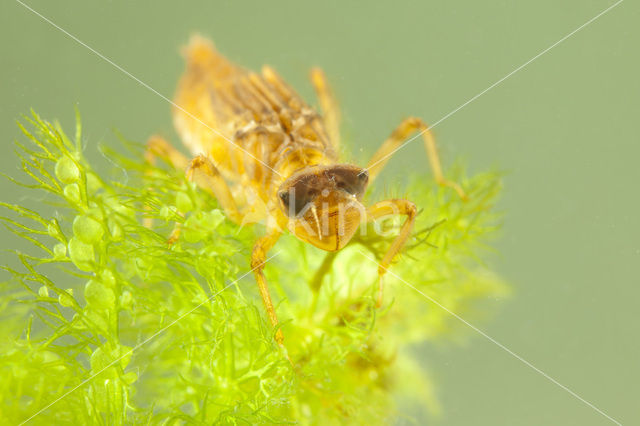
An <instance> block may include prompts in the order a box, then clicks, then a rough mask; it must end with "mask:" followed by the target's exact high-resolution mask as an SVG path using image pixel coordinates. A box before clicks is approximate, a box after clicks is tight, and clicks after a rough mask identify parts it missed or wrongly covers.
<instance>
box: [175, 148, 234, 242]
mask: <svg viewBox="0 0 640 426" xmlns="http://www.w3.org/2000/svg"><path fill="white" fill-rule="evenodd" d="M187 179H188V180H189V181H190V182H196V184H197V185H198V186H199V187H200V188H202V189H204V190H205V191H207V192H209V193H210V194H211V195H212V196H214V197H215V198H216V199H217V200H218V202H219V203H220V206H221V207H222V209H223V210H224V212H225V215H226V216H227V217H228V218H229V219H231V220H232V221H233V222H235V223H238V224H240V223H241V222H242V215H241V214H240V212H239V211H238V207H237V205H236V202H235V200H234V199H233V196H232V195H231V190H230V189H229V186H228V185H227V182H226V181H225V180H224V178H223V177H222V175H221V174H220V172H219V171H218V169H217V168H216V166H215V165H214V164H213V163H212V162H211V160H209V159H208V158H207V157H206V156H204V155H202V154H200V155H198V156H197V157H195V158H194V159H193V160H191V163H190V164H189V167H188V168H187ZM181 230H182V228H181V225H180V223H176V225H175V227H174V228H173V231H172V232H171V236H170V237H169V244H173V243H175V242H176V241H177V240H178V238H180V232H181Z"/></svg>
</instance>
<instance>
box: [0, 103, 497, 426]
mask: <svg viewBox="0 0 640 426" xmlns="http://www.w3.org/2000/svg"><path fill="white" fill-rule="evenodd" d="M23 121H24V122H25V124H26V127H25V126H23V125H20V127H21V128H22V131H23V133H24V135H25V138H24V139H25V140H24V142H17V150H16V153H17V155H18V159H19V161H20V162H21V164H22V170H23V172H24V174H25V175H26V178H27V179H28V180H27V181H26V182H23V181H18V180H17V179H19V178H17V177H9V179H11V180H12V181H13V182H14V183H16V184H18V185H22V186H23V187H26V188H28V189H29V192H28V193H30V194H36V197H37V199H38V200H39V201H38V203H37V207H36V208H27V207H26V206H25V205H23V204H24V203H22V204H15V203H7V202H2V206H3V207H4V214H3V217H2V219H3V221H4V223H5V225H6V227H7V229H9V230H11V231H12V232H13V233H15V234H17V235H18V236H20V237H21V238H22V239H24V240H26V241H27V242H28V245H27V247H28V249H25V250H23V251H18V250H15V251H14V253H15V255H16V257H15V259H16V261H11V262H6V263H5V265H4V269H5V270H6V271H8V272H9V273H10V274H9V276H10V278H9V279H8V280H7V281H6V282H4V283H3V284H2V289H1V294H0V321H1V322H2V323H1V324H2V327H0V377H2V380H0V399H1V401H2V403H1V405H0V423H3V424H5V423H20V422H24V421H27V420H28V421H29V423H34V424H53V423H55V424H66V423H74V424H138V423H144V424H149V423H152V424H157V423H162V424H175V423H178V424H201V423H203V424H204V423H206V424H211V423H220V424H256V423H277V424H286V423H301V424H326V423H328V424H333V423H336V424H337V423H339V424H343V423H353V424H362V423H365V422H366V423H369V424H378V423H384V422H386V421H388V420H390V419H394V418H397V417H398V416H399V415H400V414H399V410H398V407H399V404H402V405H403V406H404V407H407V406H411V407H413V409H414V411H416V410H419V409H422V408H424V407H427V408H428V409H429V410H430V411H431V412H433V413H437V412H438V403H437V398H436V396H435V392H434V385H433V383H432V381H431V380H430V379H429V377H428V376H427V374H428V373H427V371H425V368H424V366H423V364H424V363H423V361H422V360H421V359H420V358H419V355H418V352H417V350H416V348H417V347H418V345H419V344H424V342H429V341H433V340H436V339H441V340H444V339H454V340H455V339H462V338H464V336H465V334H466V333H465V329H464V327H461V326H460V323H459V322H458V321H457V320H456V319H455V318H454V317H452V316H451V315H450V313H449V312H447V310H449V311H451V312H455V313H457V314H461V315H465V316H467V317H468V316H471V317H472V318H479V317H480V316H482V315H486V314H488V313H490V312H491V310H492V306H490V304H491V303H493V302H495V301H496V300H497V299H500V298H501V297H502V296H504V295H505V294H506V293H507V287H506V286H505V285H504V284H503V283H502V281H501V280H500V279H499V278H497V277H496V276H495V275H494V274H493V273H492V272H491V271H490V270H489V269H488V267H487V266H486V265H485V264H484V263H483V262H482V261H481V259H482V258H483V257H484V254H485V253H486V251H487V250H486V249H487V245H486V244H487V242H488V241H490V238H491V237H492V236H493V235H494V234H495V231H496V229H497V224H498V222H499V216H498V215H497V214H496V212H495V211H494V204H495V202H496V199H497V196H498V195H499V192H500V188H501V180H500V175H499V174H498V173H495V172H489V173H483V174H478V175H475V176H473V177H470V178H467V177H466V176H464V173H463V170H462V168H458V169H457V171H455V173H454V175H455V179H456V181H461V182H462V183H463V184H464V186H465V188H466V189H467V190H468V193H469V198H470V201H468V202H462V201H460V200H459V198H458V197H457V195H456V194H455V193H454V192H453V191H451V190H448V189H446V188H445V189H442V188H439V187H438V186H437V185H436V184H435V183H434V182H433V181H432V179H431V178H429V177H427V176H421V177H418V178H415V180H414V181H413V183H411V184H410V185H409V186H408V188H407V189H406V193H407V196H408V197H409V198H410V199H412V200H413V201H415V202H416V204H417V205H418V206H419V207H420V209H421V211H420V214H419V215H418V218H417V221H416V227H415V232H414V234H413V236H412V238H411V240H410V242H409V244H408V245H407V247H406V249H405V251H404V253H403V255H402V258H401V259H400V260H399V261H398V262H396V263H395V264H394V266H393V267H392V269H391V271H392V272H393V273H388V274H387V275H386V277H385V285H386V290H385V291H386V294H387V295H386V298H385V304H384V306H383V307H382V308H381V309H376V308H375V303H376V291H377V264H376V263H375V262H374V260H375V259H379V258H380V255H381V253H382V250H383V249H384V248H386V247H388V244H389V240H388V239H387V238H385V237H382V236H371V235H376V234H375V233H371V232H369V233H367V234H366V235H368V236H360V237H358V238H357V239H356V240H355V241H354V242H353V243H352V244H350V245H349V246H348V247H346V248H345V249H344V250H342V251H341V252H340V253H339V254H338V255H337V257H336V259H335V261H334V263H333V265H332V267H331V269H330V270H329V272H328V274H327V275H326V276H325V278H324V280H323V282H321V283H320V282H319V281H318V280H317V279H315V278H314V277H315V274H316V271H317V270H318V268H319V267H320V265H321V264H322V263H323V260H324V256H326V254H325V253H324V252H321V251H320V250H318V249H315V248H313V247H311V246H309V245H306V244H303V243H301V242H300V241H298V240H296V239H295V238H293V237H284V238H283V239H282V240H281V241H280V242H279V243H278V245H277V246H276V248H275V249H274V250H273V252H272V254H273V257H272V258H271V259H270V260H269V261H268V264H267V266H266V270H265V273H266V274H267V278H268V280H269V283H271V286H272V292H273V294H274V296H275V300H276V303H277V311H278V314H279V317H280V319H281V320H282V325H281V327H282V330H283V332H284V335H285V337H286V339H285V346H286V353H285V352H284V351H283V350H282V349H281V348H279V347H278V345H277V344H276V343H275V342H274V339H273V336H274V330H272V329H271V327H270V326H269V325H268V321H267V318H266V316H265V314H264V311H263V309H262V306H261V302H260V298H259V296H258V292H257V288H256V285H255V282H254V281H253V277H252V274H251V272H250V270H249V268H250V267H249V260H248V259H249V254H250V251H251V245H252V243H253V242H254V241H255V239H256V236H257V235H259V234H260V232H261V228H260V226H251V227H238V226H237V225H234V224H233V223H232V222H230V221H229V220H227V219H226V218H225V216H224V215H223V214H222V213H221V211H220V210H219V208H218V205H217V203H216V201H215V199H213V198H212V197H211V196H210V195H209V194H207V193H206V192H204V191H201V190H199V189H198V188H197V187H195V186H193V185H192V184H190V183H189V182H187V181H186V180H185V178H184V174H183V172H182V171H179V170H173V169H171V168H170V167H168V166H165V165H162V164H160V165H158V166H155V165H151V164H149V163H147V162H145V161H144V160H143V158H144V155H143V150H144V146H143V145H142V144H136V143H132V142H127V141H124V142H123V146H124V147H126V149H127V152H125V153H119V152H116V151H115V150H110V149H107V148H104V149H103V151H104V153H105V156H107V157H108V158H109V159H110V161H111V162H112V163H113V164H115V165H116V166H117V171H116V172H115V173H113V177H105V174H104V173H100V172H98V171H97V170H96V169H95V168H94V167H92V165H91V164H90V163H89V162H88V161H87V159H86V158H85V157H84V156H83V152H82V146H81V141H82V132H81V125H80V120H79V118H78V120H77V127H76V132H75V137H74V139H73V140H72V139H71V138H69V137H68V136H67V135H66V134H65V133H64V132H63V130H62V129H61V126H60V125H58V124H55V123H54V124H52V123H49V122H47V121H45V120H42V119H41V118H40V117H39V116H38V115H36V114H35V113H34V114H32V116H31V117H26V118H25V120H23ZM107 175H108V174H107ZM43 195H44V198H43ZM369 195H370V196H371V194H369ZM175 222H179V223H182V226H183V234H182V236H181V238H180V240H179V241H178V242H177V243H176V244H174V245H173V246H171V247H169V246H168V244H167V238H168V236H169V234H170V233H171V230H172V228H173V224H174V223H175ZM397 225H398V224H397V223H396V222H394V221H393V220H389V221H387V222H385V226H386V227H388V228H390V229H392V228H393V227H397ZM3 263H4V262H3ZM320 284H321V285H320ZM410 286H414V287H415V288H411V287H410ZM310 287H314V288H310ZM429 298H431V299H432V300H435V301H437V304H434V303H432V301H430V300H429ZM289 359H290V361H289ZM416 412H417V411H416Z"/></svg>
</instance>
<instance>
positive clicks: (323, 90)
mask: <svg viewBox="0 0 640 426" xmlns="http://www.w3.org/2000/svg"><path fill="white" fill-rule="evenodd" d="M311 83H312V84H313V88H314V89H315V91H316V95H317V96H318V101H319V102H320V108H321V109H322V118H323V121H324V124H325V126H326V127H327V133H329V138H330V139H331V144H332V145H333V147H334V149H335V150H336V152H339V148H340V108H339V107H338V102H337V101H336V98H335V96H334V95H333V91H332V90H331V87H330V86H329V83H328V82H327V77H326V75H325V74H324V71H322V70H321V69H320V68H313V69H312V70H311Z"/></svg>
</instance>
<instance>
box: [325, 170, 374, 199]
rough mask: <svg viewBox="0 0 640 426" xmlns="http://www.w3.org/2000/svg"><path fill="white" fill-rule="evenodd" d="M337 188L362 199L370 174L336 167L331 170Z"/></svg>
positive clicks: (364, 171)
mask: <svg viewBox="0 0 640 426" xmlns="http://www.w3.org/2000/svg"><path fill="white" fill-rule="evenodd" d="M329 173H330V174H331V179H332V180H333V181H334V182H335V184H336V187H338V188H340V189H342V190H344V191H346V192H348V193H349V194H351V195H353V196H355V197H358V198H360V197H362V195H363V194H364V191H365V189H366V187H367V182H368V181H369V173H368V172H367V171H366V170H360V169H357V168H352V167H340V166H337V167H334V168H333V169H331V170H329Z"/></svg>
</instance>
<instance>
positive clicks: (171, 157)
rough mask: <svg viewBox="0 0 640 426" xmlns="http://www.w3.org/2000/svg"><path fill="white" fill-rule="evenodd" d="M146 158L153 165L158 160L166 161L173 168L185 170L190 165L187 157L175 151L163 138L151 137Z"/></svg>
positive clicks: (145, 154)
mask: <svg viewBox="0 0 640 426" xmlns="http://www.w3.org/2000/svg"><path fill="white" fill-rule="evenodd" d="M144 158H145V159H146V160H147V161H148V162H149V163H151V164H154V165H155V163H156V159H157V158H162V159H164V160H166V161H167V162H168V163H169V164H170V165H171V166H172V167H173V168H176V169H181V170H184V169H185V168H186V167H187V164H188V163H189V160H187V157H185V156H184V155H182V153H181V152H180V151H178V150H177V149H175V148H174V147H173V146H171V144H170V143H169V142H167V141H166V139H164V138H162V137H161V136H157V135H154V136H151V137H150V138H149V140H148V141H147V149H146V151H145V153H144Z"/></svg>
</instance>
